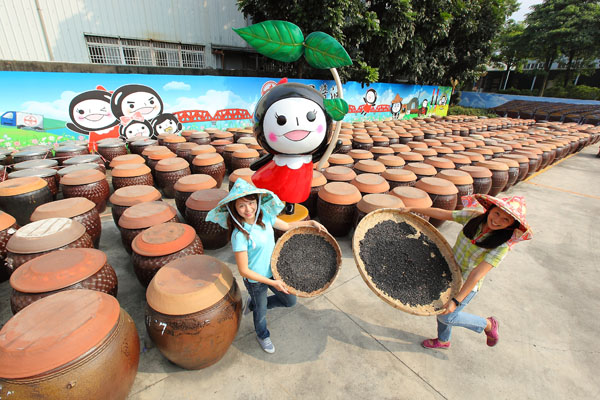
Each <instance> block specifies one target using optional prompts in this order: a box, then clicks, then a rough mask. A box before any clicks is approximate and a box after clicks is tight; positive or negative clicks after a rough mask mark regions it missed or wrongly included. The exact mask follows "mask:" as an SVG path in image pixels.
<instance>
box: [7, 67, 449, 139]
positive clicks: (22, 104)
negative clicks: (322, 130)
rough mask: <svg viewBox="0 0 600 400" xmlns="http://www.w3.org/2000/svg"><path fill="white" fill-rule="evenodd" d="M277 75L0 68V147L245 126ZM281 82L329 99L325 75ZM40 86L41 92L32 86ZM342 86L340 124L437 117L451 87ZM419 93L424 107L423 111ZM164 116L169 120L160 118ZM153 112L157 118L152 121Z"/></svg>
mask: <svg viewBox="0 0 600 400" xmlns="http://www.w3.org/2000/svg"><path fill="white" fill-rule="evenodd" d="M278 81H279V79H276V78H244V77H224V76H181V75H141V74H90V73H85V74H84V73H54V72H19V71H0V84H1V85H2V88H3V94H4V95H3V96H2V97H0V115H1V116H2V118H1V125H0V147H8V148H20V147H24V146H27V145H31V144H50V145H54V144H55V143H56V142H57V141H61V140H73V139H75V140H90V141H91V142H94V141H97V140H100V139H102V138H106V137H119V136H121V137H124V138H127V137H133V136H146V135H150V136H151V135H156V134H157V132H161V129H163V130H164V131H165V132H167V130H169V129H171V130H173V129H175V130H174V132H175V133H179V132H181V131H182V130H203V129H205V128H219V129H227V128H236V127H240V128H241V127H249V126H251V125H252V124H253V122H254V121H253V115H252V114H253V112H254V109H255V107H256V104H257V103H258V100H259V99H260V98H261V96H262V94H263V93H266V92H267V91H268V90H269V89H270V88H272V87H273V86H275V85H276V82H278ZM288 81H289V82H297V83H303V84H307V85H310V86H313V87H315V88H318V91H319V92H320V93H321V94H325V96H326V98H329V99H335V98H336V97H337V90H336V87H335V83H334V82H333V81H332V80H331V81H320V80H301V79H289V80H288ZM42 87H43V88H44V90H40V88H42ZM90 88H96V89H93V90H90ZM343 89H344V98H345V99H346V101H347V102H348V104H349V111H348V114H346V116H345V117H344V121H345V122H353V121H361V120H386V119H392V118H396V119H409V118H415V117H423V116H428V115H432V114H435V115H440V116H443V115H446V113H447V110H448V105H447V104H448V103H449V99H450V95H451V93H452V88H451V87H446V86H420V85H403V84H386V83H375V84H372V85H370V86H368V87H367V88H366V89H365V88H363V86H362V85H361V84H360V83H358V82H346V83H345V84H344V85H343ZM369 89H373V92H374V94H375V93H376V94H377V98H376V101H375V103H374V104H373V105H372V106H371V107H370V109H369V111H368V112H366V113H364V114H363V110H364V109H365V106H366V105H367V104H366V100H365V98H366V99H369V98H370V97H369V96H370V95H369V96H367V91H369ZM111 91H112V93H111ZM117 96H118V97H117ZM373 97H374V96H373ZM396 97H398V98H399V99H401V101H400V103H401V104H402V107H401V109H400V110H401V111H400V113H397V112H395V111H394V112H393V111H392V106H393V104H395V103H394V99H396ZM113 99H114V100H113ZM425 99H427V107H426V111H425V113H423V109H422V104H423V100H425ZM436 99H437V100H436ZM151 101H153V102H154V104H150V102H151ZM130 102H131V103H130ZM444 103H445V104H444ZM131 104H133V108H131ZM148 110H150V112H148ZM136 112H138V113H139V114H136ZM144 112H145V114H144ZM167 114H171V115H173V116H174V117H175V118H171V119H168V118H167ZM160 115H163V116H164V117H163V118H165V119H164V120H162V121H160V123H158V124H157V123H156V122H157V121H158V117H159V116H160ZM123 117H125V118H123ZM128 118H129V119H128ZM167 119H168V120H169V121H171V123H172V124H171V123H167V124H168V125H169V126H167V125H165V122H166V121H167ZM175 121H177V122H175ZM143 122H146V123H148V124H150V127H148V125H147V124H144V123H143ZM159 125H160V126H159ZM134 128H135V129H134Z"/></svg>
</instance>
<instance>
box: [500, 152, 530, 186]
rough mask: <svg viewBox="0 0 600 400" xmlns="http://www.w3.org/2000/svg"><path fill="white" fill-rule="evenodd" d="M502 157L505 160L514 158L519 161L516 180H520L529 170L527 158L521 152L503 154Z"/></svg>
mask: <svg viewBox="0 0 600 400" xmlns="http://www.w3.org/2000/svg"><path fill="white" fill-rule="evenodd" d="M502 158H504V159H507V160H514V161H516V162H518V163H519V175H518V176H517V182H521V181H522V180H523V179H525V177H526V176H527V173H528V172H529V158H527V157H526V156H524V155H521V154H505V155H504V156H503V157H502Z"/></svg>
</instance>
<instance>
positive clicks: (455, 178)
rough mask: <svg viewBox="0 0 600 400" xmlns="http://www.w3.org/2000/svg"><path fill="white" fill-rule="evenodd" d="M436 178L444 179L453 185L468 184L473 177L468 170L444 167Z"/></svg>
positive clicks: (471, 181)
mask: <svg viewBox="0 0 600 400" xmlns="http://www.w3.org/2000/svg"><path fill="white" fill-rule="evenodd" d="M436 178H441V179H446V180H447V181H450V182H452V183H454V184H455V185H469V184H472V183H473V177H472V176H471V175H469V173H468V172H465V171H460V170H458V169H446V170H444V171H440V172H438V174H437V175H436Z"/></svg>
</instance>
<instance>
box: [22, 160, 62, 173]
mask: <svg viewBox="0 0 600 400" xmlns="http://www.w3.org/2000/svg"><path fill="white" fill-rule="evenodd" d="M57 166H58V161H56V160H53V159H51V158H45V159H43V160H29V161H22V162H20V163H16V164H14V165H13V166H12V168H13V169H14V170H15V171H21V170H24V169H31V168H56V167H57Z"/></svg>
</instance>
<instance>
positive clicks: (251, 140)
mask: <svg viewBox="0 0 600 400" xmlns="http://www.w3.org/2000/svg"><path fill="white" fill-rule="evenodd" d="M237 142H238V143H242V144H245V145H246V146H249V145H257V144H258V142H257V141H256V138H254V137H252V136H243V137H241V138H239V139H238V141H237Z"/></svg>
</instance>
